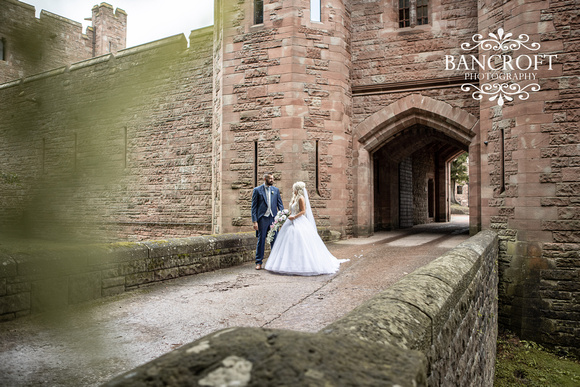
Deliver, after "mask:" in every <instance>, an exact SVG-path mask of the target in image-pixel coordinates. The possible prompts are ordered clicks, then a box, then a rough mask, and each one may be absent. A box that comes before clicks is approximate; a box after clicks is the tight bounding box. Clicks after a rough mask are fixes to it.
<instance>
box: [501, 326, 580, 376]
mask: <svg viewBox="0 0 580 387" xmlns="http://www.w3.org/2000/svg"><path fill="white" fill-rule="evenodd" d="M497 344H498V345H497V357H496V363H495V383H494V386H495V387H512V386H534V387H546V386H558V387H568V386H569V387H573V386H574V387H575V386H579V385H580V363H578V362H577V361H574V360H570V359H566V358H562V357H558V356H557V355H556V354H554V353H551V352H549V351H548V350H547V349H545V348H544V347H542V346H541V345H539V344H537V343H535V342H533V341H524V340H519V339H518V338H517V337H516V336H515V335H514V334H512V333H507V332H506V333H504V334H501V335H500V336H499V338H498V341H497Z"/></svg>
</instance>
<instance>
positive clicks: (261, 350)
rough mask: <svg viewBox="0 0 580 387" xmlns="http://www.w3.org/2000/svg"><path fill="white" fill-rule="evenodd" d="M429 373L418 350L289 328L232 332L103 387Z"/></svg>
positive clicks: (354, 382)
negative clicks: (289, 329)
mask: <svg viewBox="0 0 580 387" xmlns="http://www.w3.org/2000/svg"><path fill="white" fill-rule="evenodd" d="M426 369H427V361H426V359H425V357H424V356H423V355H422V354H421V353H420V352H417V351H409V350H403V349H401V348H398V347H395V346H389V345H379V344H376V343H369V342H363V341H360V340H356V339H354V338H351V337H341V338H340V339H337V338H336V337H331V336H327V335H320V334H314V333H304V332H293V331H287V330H275V329H261V328H233V329H232V328H230V329H225V330H221V331H218V332H216V333H213V334H211V335H208V336H206V337H204V338H202V339H200V340H197V341H195V342H193V343H190V344H187V345H184V346H182V347H180V348H179V349H177V350H175V351H172V352H170V353H168V354H166V355H164V356H162V357H160V358H158V359H156V360H154V361H153V362H150V363H147V364H145V365H142V366H140V367H138V368H136V369H134V370H133V371H130V372H129V373H127V374H125V375H121V376H119V377H117V378H115V379H114V380H112V381H110V382H108V383H106V384H104V386H108V387H112V386H117V387H118V386H158V385H184V386H185V385H187V386H197V385H202V386H218V385H219V386H225V385H231V386H233V385H240V386H246V385H252V386H273V385H285V386H306V385H312V386H322V385H329V386H411V385H414V386H425V385H426V383H427V378H426ZM191 370H195V371H194V372H191ZM224 378H225V379H224ZM224 380H228V381H230V382H231V384H227V383H225V382H224ZM250 380H251V384H248V383H249V382H250ZM220 381H221V382H222V383H220ZM278 381H280V382H281V381H283V383H280V384H279V383H278ZM234 382H239V383H238V384H233V383H234ZM411 382H414V383H411Z"/></svg>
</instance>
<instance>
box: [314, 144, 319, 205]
mask: <svg viewBox="0 0 580 387" xmlns="http://www.w3.org/2000/svg"><path fill="white" fill-rule="evenodd" d="M319 159H320V151H319V149H318V140H316V178H315V181H316V193H317V194H318V196H320V161H319Z"/></svg>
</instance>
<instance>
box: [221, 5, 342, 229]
mask: <svg viewBox="0 0 580 387" xmlns="http://www.w3.org/2000/svg"><path fill="white" fill-rule="evenodd" d="M253 3H254V2H253V1H238V2H234V1H224V2H223V5H224V8H225V16H224V17H223V20H224V25H223V31H222V27H220V28H218V33H219V34H221V33H222V32H223V40H220V41H219V42H220V44H221V47H222V48H221V49H220V53H221V54H222V55H223V69H221V70H222V71H223V72H222V73H221V74H219V75H218V78H217V80H216V84H220V83H221V85H222V87H223V89H220V90H219V91H218V92H217V95H216V96H217V99H218V101H217V104H223V105H222V106H223V109H222V110H221V112H219V113H222V117H220V118H221V119H222V120H223V121H222V126H221V127H220V128H219V129H220V130H221V132H220V133H219V134H218V135H219V139H218V141H219V144H220V146H219V149H218V150H216V153H217V154H219V155H220V157H221V159H220V161H219V163H220V167H219V168H220V173H221V176H222V183H221V187H218V188H217V189H216V191H217V192H218V193H219V197H220V200H221V202H220V204H219V205H218V206H217V207H219V208H220V210H219V211H221V214H220V215H219V216H218V219H219V220H218V223H219V224H218V229H219V231H220V232H233V231H239V230H247V229H248V227H249V226H250V225H251V217H250V204H251V203H250V202H251V200H250V198H251V192H252V189H253V188H254V183H255V180H256V179H257V180H258V182H257V184H261V182H262V178H261V175H262V174H263V173H264V172H266V171H273V172H274V176H275V178H276V180H277V181H278V183H277V185H278V186H279V187H280V188H281V191H282V196H283V201H284V203H285V205H286V206H287V205H288V202H289V200H290V198H291V192H290V189H291V186H292V184H293V183H294V182H295V181H297V180H303V181H305V182H306V184H307V188H308V189H309V190H310V192H311V198H312V204H313V210H314V212H315V213H316V216H317V221H318V224H319V225H320V226H332V227H333V228H334V229H336V230H340V231H342V232H343V233H350V229H351V227H352V223H353V221H352V203H353V200H352V199H353V194H352V192H353V191H352V182H351V179H352V172H351V171H350V167H351V161H350V159H351V158H352V156H351V151H352V150H351V149H352V148H351V145H350V144H351V136H350V134H351V124H350V117H351V100H350V85H349V69H350V36H349V35H350V16H349V10H347V9H345V5H344V4H343V2H342V1H338V0H332V1H327V2H325V4H324V7H323V10H322V22H319V23H317V22H311V21H310V17H309V13H310V8H309V1H306V0H295V1H289V2H283V3H272V2H265V6H264V23H263V24H260V25H254V23H253V19H252V17H253ZM220 4H221V2H220ZM216 25H219V24H218V23H216ZM317 141H318V147H319V158H318V171H319V181H318V190H317V189H316V188H317V182H316V165H317V160H316V142H317ZM256 142H257V144H258V160H255V157H254V150H255V148H254V147H255V143H256ZM255 163H257V174H256V173H255V170H254V167H255ZM256 175H257V176H256ZM349 208H350V209H349ZM216 230H217V229H216Z"/></svg>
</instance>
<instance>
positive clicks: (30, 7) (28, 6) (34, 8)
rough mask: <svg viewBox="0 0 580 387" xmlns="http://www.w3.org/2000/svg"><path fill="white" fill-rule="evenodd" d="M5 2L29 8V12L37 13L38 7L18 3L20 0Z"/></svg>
mask: <svg viewBox="0 0 580 387" xmlns="http://www.w3.org/2000/svg"><path fill="white" fill-rule="evenodd" d="M4 1H7V2H9V3H12V4H14V5H18V6H20V7H22V8H28V9H29V10H32V11H36V7H34V5H30V4H28V3H24V2H22V1H18V0H4Z"/></svg>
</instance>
